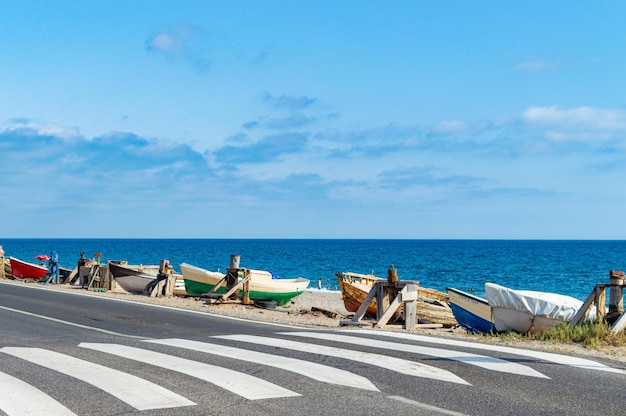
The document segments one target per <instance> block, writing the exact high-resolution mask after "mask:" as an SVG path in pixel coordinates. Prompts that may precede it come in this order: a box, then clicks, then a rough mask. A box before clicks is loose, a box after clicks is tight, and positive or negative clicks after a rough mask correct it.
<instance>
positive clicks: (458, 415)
mask: <svg viewBox="0 0 626 416" xmlns="http://www.w3.org/2000/svg"><path fill="white" fill-rule="evenodd" d="M389 398H390V399H392V400H397V401H399V402H402V403H407V404H410V405H413V406H416V407H419V408H421V409H424V410H429V411H431V412H437V413H441V414H444V415H450V416H467V415H465V414H464V413H459V412H455V411H453V410H448V409H443V408H441V407H437V406H432V405H430V404H426V403H421V402H416V401H415V400H411V399H407V398H406V397H402V396H389Z"/></svg>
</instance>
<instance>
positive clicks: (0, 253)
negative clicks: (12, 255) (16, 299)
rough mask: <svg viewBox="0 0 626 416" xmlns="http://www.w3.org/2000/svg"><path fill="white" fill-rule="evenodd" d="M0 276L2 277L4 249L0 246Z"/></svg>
mask: <svg viewBox="0 0 626 416" xmlns="http://www.w3.org/2000/svg"><path fill="white" fill-rule="evenodd" d="M0 278H4V249H3V248H2V246H0Z"/></svg>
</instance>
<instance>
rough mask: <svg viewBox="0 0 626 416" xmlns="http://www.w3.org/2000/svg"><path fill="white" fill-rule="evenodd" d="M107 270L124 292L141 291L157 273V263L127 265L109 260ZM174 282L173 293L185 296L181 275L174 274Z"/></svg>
mask: <svg viewBox="0 0 626 416" xmlns="http://www.w3.org/2000/svg"><path fill="white" fill-rule="evenodd" d="M108 265H109V272H110V273H111V275H112V276H113V278H114V279H115V281H116V282H117V284H118V285H119V286H120V288H122V289H123V290H124V291H126V292H131V293H143V292H144V291H145V290H146V287H147V286H148V284H149V283H150V282H152V281H154V280H155V279H156V278H157V275H158V274H159V267H160V266H159V265H143V264H141V265H129V264H125V263H122V262H119V261H109V262H108ZM174 276H175V277H176V284H175V286H174V295H176V296H187V291H186V290H185V283H184V281H183V276H182V275H180V274H178V275H177V274H174Z"/></svg>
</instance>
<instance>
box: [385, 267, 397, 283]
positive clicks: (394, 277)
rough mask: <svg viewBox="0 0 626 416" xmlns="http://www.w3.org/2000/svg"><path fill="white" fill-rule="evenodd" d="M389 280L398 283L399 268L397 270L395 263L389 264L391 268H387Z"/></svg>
mask: <svg viewBox="0 0 626 416" xmlns="http://www.w3.org/2000/svg"><path fill="white" fill-rule="evenodd" d="M387 281H388V282H389V283H397V282H398V272H397V270H396V268H395V267H394V265H393V264H392V265H391V266H389V269H388V270H387Z"/></svg>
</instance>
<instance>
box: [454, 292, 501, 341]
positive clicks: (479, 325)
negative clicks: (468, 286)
mask: <svg viewBox="0 0 626 416" xmlns="http://www.w3.org/2000/svg"><path fill="white" fill-rule="evenodd" d="M446 292H447V293H448V297H449V299H450V308H451V309H452V313H453V314H454V318H455V319H456V321H457V322H458V324H459V325H460V326H461V327H462V328H463V329H465V330H466V331H468V332H471V333H483V334H489V333H492V332H495V330H496V327H495V325H494V323H493V319H492V317H491V306H489V303H488V302H487V300H486V299H481V298H479V297H478V296H474V295H472V294H469V293H466V292H463V291H461V290H458V289H454V288H448V289H447V290H446Z"/></svg>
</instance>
